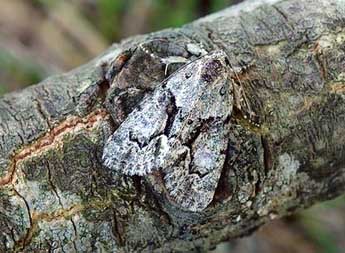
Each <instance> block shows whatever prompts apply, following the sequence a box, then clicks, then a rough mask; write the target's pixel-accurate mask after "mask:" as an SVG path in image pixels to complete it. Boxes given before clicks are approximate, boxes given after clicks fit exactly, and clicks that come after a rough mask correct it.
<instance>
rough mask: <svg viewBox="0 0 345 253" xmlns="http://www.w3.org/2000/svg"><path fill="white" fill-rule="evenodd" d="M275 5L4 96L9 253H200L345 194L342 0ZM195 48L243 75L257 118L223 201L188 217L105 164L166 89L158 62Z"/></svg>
mask: <svg viewBox="0 0 345 253" xmlns="http://www.w3.org/2000/svg"><path fill="white" fill-rule="evenodd" d="M266 2H269V4H267V3H265V1H248V2H245V3H243V4H240V5H238V6H235V7H231V8H229V9H226V10H224V11H222V12H219V13H216V14H213V15H210V16H208V17H205V18H202V19H200V20H198V21H196V22H193V23H191V24H188V25H186V26H184V27H182V28H180V29H168V30H164V31H160V32H156V33H152V34H148V35H143V36H137V37H133V38H130V39H127V40H125V41H123V42H121V43H120V44H115V45H113V46H112V47H111V48H110V49H109V50H108V51H107V52H105V53H104V54H103V55H102V56H100V57H98V58H97V59H95V60H93V61H92V62H90V63H88V64H86V65H85V66H82V67H80V68H78V69H76V70H73V71H71V72H70V73H67V74H63V75H59V76H54V77H51V78H49V79H47V80H45V81H43V82H42V83H40V84H37V85H35V86H32V87H30V88H28V89H25V90H23V91H20V92H16V93H11V94H7V95H5V96H3V97H2V98H1V99H0V203H1V204H0V227H1V231H0V251H1V252H11V251H16V252H19V251H20V252H38V251H40V252H45V251H49V252H50V251H53V252H73V251H76V252H123V251H125V252H127V251H128V252H132V251H147V252H151V251H163V252H170V251H178V252H181V251H202V250H207V249H210V248H212V247H214V246H215V245H216V244H217V243H219V242H220V241H223V240H228V239H231V238H236V237H239V236H245V235H247V234H249V233H251V232H252V231H254V230H255V229H256V228H257V227H258V226H260V225H261V224H263V223H265V222H268V221H269V220H271V219H276V218H278V217H281V216H284V215H286V214H289V213H292V212H294V211H295V210H296V209H300V208H305V207H308V206H310V205H311V204H313V203H315V202H317V201H322V200H325V199H330V198H333V197H335V196H337V195H339V194H341V193H343V192H344V190H345V128H344V126H345V1H344V0H330V1H329V0H310V1H298V0H286V1H280V2H277V1H266ZM195 48H199V49H200V48H203V49H204V50H206V51H212V50H216V49H221V50H223V51H225V52H226V53H227V55H228V57H229V60H230V62H231V65H232V66H233V67H234V68H239V67H241V68H243V69H245V70H244V71H243V72H242V74H241V75H240V76H238V78H237V82H238V85H242V87H243V89H244V93H245V95H246V97H247V100H248V101H247V102H248V104H247V106H249V107H251V108H252V110H253V111H254V112H255V114H256V116H255V117H254V118H253V117H252V116H250V115H247V114H246V111H242V110H235V112H234V113H233V117H232V125H231V129H232V132H231V136H230V144H229V147H228V150H227V162H226V166H225V167H224V168H223V172H222V177H221V180H220V181H219V184H218V188H217V191H216V194H215V196H214V200H213V202H212V203H211V205H209V206H208V208H207V209H206V210H204V211H203V212H186V211H183V210H180V209H179V208H177V207H176V206H174V205H172V204H170V203H169V201H167V200H166V199H165V198H164V197H162V196H160V195H159V194H156V193H155V191H154V190H153V189H152V188H151V187H150V186H149V184H147V181H146V180H145V177H137V176H134V177H125V176H121V175H115V174H114V173H110V172H109V170H107V169H106V168H104V167H102V165H101V162H100V159H101V156H102V149H103V145H104V142H105V140H106V139H107V138H108V137H109V135H110V134H111V133H112V132H113V131H114V130H115V129H116V128H117V127H118V125H119V124H120V123H121V122H122V121H123V119H124V118H125V117H126V115H127V114H128V113H129V112H130V111H131V110H132V109H133V108H134V107H135V105H136V104H137V103H138V102H139V101H140V100H141V98H142V97H143V96H144V95H145V94H148V93H150V92H151V91H152V90H153V89H154V87H155V86H156V85H158V84H159V83H160V82H161V81H162V80H163V79H164V75H165V73H164V72H165V67H166V66H165V64H164V63H162V61H160V60H159V59H160V58H164V57H165V58H166V57H169V56H180V57H184V58H189V59H193V57H195V56H193V54H196V53H197V52H195ZM128 49H129V50H130V52H131V54H130V55H129V56H128V55H127V54H123V52H128ZM126 50H127V51H126ZM196 51H197V50H196ZM119 54H122V58H123V61H122V63H123V64H120V66H118V68H117V69H115V70H116V76H115V79H114V82H113V83H109V82H108V80H107V79H106V78H105V75H104V74H105V72H106V71H107V70H108V68H109V65H110V62H111V61H112V60H113V59H114V58H115V57H116V56H118V55H119ZM157 56H158V57H157ZM179 66H180V64H170V65H169V68H168V72H169V74H170V73H171V72H173V71H174V70H175V69H177V68H178V67H179ZM253 121H254V123H255V124H253Z"/></svg>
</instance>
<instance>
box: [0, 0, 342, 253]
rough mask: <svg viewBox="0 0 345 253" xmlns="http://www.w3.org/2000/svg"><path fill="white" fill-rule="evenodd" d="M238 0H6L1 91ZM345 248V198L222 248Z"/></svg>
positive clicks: (0, 14) (0, 13)
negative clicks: (120, 42)
mask: <svg viewBox="0 0 345 253" xmlns="http://www.w3.org/2000/svg"><path fill="white" fill-rule="evenodd" d="M235 2H238V0H237V1H236V0H58V1H57V0H1V1H0V95H1V94H3V93H5V92H9V91H12V90H16V89H20V88H23V87H25V86H27V85H29V84H32V83H37V82H39V81H40V80H42V79H43V78H45V77H47V76H49V75H52V74H56V73H61V72H63V71H67V70H70V69H72V68H73V67H75V66H78V65H80V64H83V63H85V62H87V61H88V60H89V59H91V58H93V57H94V56H95V55H97V54H99V53H100V52H101V51H103V50H104V49H106V48H107V47H108V46H109V45H110V44H111V43H113V42H116V41H119V40H121V39H122V38H124V37H128V36H131V35H134V34H140V33H147V32H151V31H156V30H160V29H163V28H167V27H178V26H181V25H184V24H185V23H188V22H190V21H192V20H195V19H196V18H198V17H200V16H204V15H206V14H208V13H210V12H214V11H217V10H220V9H223V8H225V7H226V6H229V5H230V4H232V3H235ZM215 252H217V253H220V252H224V253H225V252H236V253H242V252H243V253H270V252H271V253H273V252H279V253H284V252H286V253H290V252H296V253H298V252H300V253H341V252H345V197H344V196H343V197H340V198H338V199H336V200H332V201H329V202H326V203H322V204H319V205H316V206H314V207H312V208H310V209H308V210H306V211H302V212H300V213H298V214H297V215H294V216H292V217H288V218H284V219H281V220H279V221H276V222H273V223H270V224H268V225H266V226H264V227H263V228H262V229H260V230H259V231H258V232H257V233H255V234H253V235H252V236H250V237H246V238H245V239H241V240H236V241H233V242H231V243H224V244H221V245H219V246H218V247H217V250H216V251H215Z"/></svg>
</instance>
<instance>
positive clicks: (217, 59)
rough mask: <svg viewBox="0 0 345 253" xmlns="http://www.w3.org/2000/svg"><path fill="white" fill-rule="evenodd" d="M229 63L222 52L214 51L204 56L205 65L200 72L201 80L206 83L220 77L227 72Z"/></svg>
mask: <svg viewBox="0 0 345 253" xmlns="http://www.w3.org/2000/svg"><path fill="white" fill-rule="evenodd" d="M228 68H229V61H228V58H227V55H226V54H225V53H224V52H223V51H214V52H212V53H210V54H209V55H207V56H205V63H204V64H203V68H202V70H201V78H202V79H203V80H204V81H205V82H208V83H212V82H214V81H215V79H218V78H219V77H222V76H223V75H224V73H226V72H227V71H228Z"/></svg>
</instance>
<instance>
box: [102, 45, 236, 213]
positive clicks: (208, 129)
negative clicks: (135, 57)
mask: <svg viewBox="0 0 345 253" xmlns="http://www.w3.org/2000/svg"><path fill="white" fill-rule="evenodd" d="M230 72H231V68H230V67H229V65H228V62H227V59H226V55H225V54H224V53H223V52H222V51H215V52H211V53H209V54H207V55H204V56H202V57H200V58H198V59H196V60H195V61H192V62H190V63H187V64H186V65H184V66H183V67H182V68H180V69H179V70H177V71H176V72H175V73H174V74H172V75H171V76H170V77H169V78H168V79H166V80H164V81H163V82H162V83H161V84H160V85H159V86H158V87H157V88H156V89H155V90H154V92H153V93H152V94H149V95H147V96H146V97H145V98H144V99H143V101H142V102H141V103H140V104H139V106H138V107H137V108H135V109H134V110H133V111H132V112H131V113H130V114H129V115H128V117H127V118H126V120H125V121H124V122H123V123H122V124H121V125H120V126H119V128H118V129H117V130H116V131H115V132H114V133H113V134H112V135H111V136H110V137H109V139H108V140H107V142H106V144H105V146H104V151H103V158H102V159H103V164H104V166H105V167H107V168H108V169H110V170H113V171H116V172H118V173H122V174H125V175H129V176H132V175H138V176H143V177H145V176H149V175H150V174H152V173H153V172H156V171H159V172H160V173H161V175H162V178H163V180H162V181H163V184H164V188H165V189H166V191H165V192H166V195H167V196H166V197H167V198H168V200H169V201H170V202H171V203H172V204H174V205H177V206H178V207H180V208H182V209H185V210H188V211H193V212H197V211H202V210H204V209H205V208H206V207H207V206H208V205H209V204H210V202H211V201H212V199H213V196H214V193H215V190H216V187H217V184H218V181H219V178H220V175H221V171H222V168H223V166H224V163H225V157H226V149H227V145H228V138H227V136H228V133H229V121H230V117H231V113H232V108H233V104H234V101H233V87H232V84H231V81H230Z"/></svg>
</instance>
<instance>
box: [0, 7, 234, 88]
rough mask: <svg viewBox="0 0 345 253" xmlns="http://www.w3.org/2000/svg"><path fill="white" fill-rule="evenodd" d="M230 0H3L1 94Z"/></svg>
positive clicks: (176, 23)
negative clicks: (125, 38)
mask: <svg viewBox="0 0 345 253" xmlns="http://www.w3.org/2000/svg"><path fill="white" fill-rule="evenodd" d="M231 3H232V1H231V0H188V1H185V0H140V1H138V0H59V1H56V0H3V1H0V85H1V86H0V94H1V93H3V92H6V91H11V90H15V89H18V88H21V87H25V86H26V85H29V84H32V83H36V82H38V81H40V80H41V79H43V78H45V77H47V76H49V75H52V74H55V73H60V72H63V71H66V70H69V69H72V68H74V67H75V66H78V65H80V64H82V63H84V62H86V61H88V60H89V59H91V58H93V57H94V56H95V55H97V54H99V53H100V52H101V51H103V50H104V49H105V48H106V47H108V46H109V45H110V44H111V43H113V42H116V41H119V40H121V39H122V38H124V37H128V36H131V35H134V34H140V33H147V32H151V31H156V30H160V29H163V28H167V27H178V26H181V25H183V24H185V23H188V22H190V21H192V20H194V19H196V18H198V17H199V16H204V15H206V14H208V13H210V12H213V11H216V10H219V9H222V8H224V7H226V6H229V5H230V4H231Z"/></svg>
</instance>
